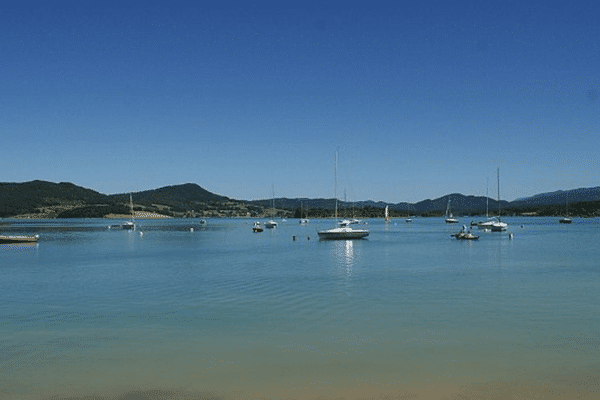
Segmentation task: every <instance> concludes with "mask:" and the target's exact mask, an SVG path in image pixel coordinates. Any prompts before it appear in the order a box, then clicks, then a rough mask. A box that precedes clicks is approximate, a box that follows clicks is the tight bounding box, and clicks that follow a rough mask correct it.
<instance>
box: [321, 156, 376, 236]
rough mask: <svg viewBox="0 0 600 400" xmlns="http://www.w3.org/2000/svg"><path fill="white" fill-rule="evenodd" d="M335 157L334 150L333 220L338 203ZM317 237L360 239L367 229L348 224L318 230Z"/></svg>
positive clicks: (336, 216)
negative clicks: (354, 227)
mask: <svg viewBox="0 0 600 400" xmlns="http://www.w3.org/2000/svg"><path fill="white" fill-rule="evenodd" d="M337 158H338V153H337V151H336V152H335V179H334V182H335V184H334V197H335V221H337V219H338V203H337ZM317 233H318V234H319V238H320V239H323V240H348V239H362V238H364V237H367V236H369V231H368V230H366V229H353V228H351V227H349V226H341V227H339V228H333V229H328V230H324V231H318V232H317Z"/></svg>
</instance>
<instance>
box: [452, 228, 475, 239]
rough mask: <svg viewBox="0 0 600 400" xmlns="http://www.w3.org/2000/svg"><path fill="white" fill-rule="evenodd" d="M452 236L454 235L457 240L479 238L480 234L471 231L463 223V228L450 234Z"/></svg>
mask: <svg viewBox="0 0 600 400" xmlns="http://www.w3.org/2000/svg"><path fill="white" fill-rule="evenodd" d="M450 237H454V238H456V239H457V240H477V239H479V236H477V235H474V234H472V233H471V231H470V230H467V227H466V226H464V225H463V227H462V229H461V230H460V232H458V233H454V234H452V235H450Z"/></svg>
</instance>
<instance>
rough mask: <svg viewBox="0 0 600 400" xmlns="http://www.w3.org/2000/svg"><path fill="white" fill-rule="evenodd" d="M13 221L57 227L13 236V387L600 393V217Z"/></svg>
mask: <svg viewBox="0 0 600 400" xmlns="http://www.w3.org/2000/svg"><path fill="white" fill-rule="evenodd" d="M4 222H6V220H4ZM12 222H13V225H12V226H2V229H3V232H4V233H17V232H18V233H37V234H40V237H41V238H40V241H39V243H38V244H37V245H33V246H32V245H23V246H15V245H12V246H10V245H2V246H1V247H0V276H1V277H2V279H1V280H0V382H1V383H0V397H2V398H3V399H9V400H12V399H50V398H106V399H109V398H110V399H112V398H128V399H146V398H148V399H150V398H165V399H167V398H211V397H212V398H232V399H233V398H249V399H254V398H273V399H275V398H317V397H322V398H324V399H327V398H377V397H381V396H383V397H385V396H388V397H389V398H413V397H414V396H415V395H418V396H419V397H418V398H435V399H437V398H440V399H442V398H482V397H486V396H487V397H489V398H506V397H509V396H513V397H515V396H517V398H519V397H518V396H521V397H520V398H534V397H535V396H536V395H539V396H542V395H543V396H545V398H564V397H565V396H572V395H576V394H577V395H579V396H580V398H597V397H598V395H599V394H600V393H599V389H600V382H598V378H597V377H598V376H599V375H600V374H599V367H600V366H599V363H598V361H597V360H598V359H600V354H599V353H600V351H599V348H598V342H599V339H600V313H599V311H600V301H599V300H600V290H599V289H600V279H599V271H600V269H599V266H598V264H599V260H600V250H599V249H598V243H599V239H600V233H599V229H598V228H599V225H600V223H599V222H600V221H598V220H597V219H575V220H574V221H573V224H571V225H560V224H558V221H557V219H555V218H513V219H507V222H509V224H510V226H509V232H507V233H491V232H489V233H485V232H482V233H480V235H481V238H480V239H479V241H477V242H461V241H457V240H454V239H451V238H450V234H451V233H454V232H455V231H457V230H458V229H459V227H457V226H456V225H447V224H444V222H443V220H442V219H438V218H415V219H414V220H413V222H412V223H410V224H408V223H405V222H404V220H403V219H399V220H393V221H392V222H390V223H387V224H386V223H384V222H383V221H382V220H367V221H366V222H367V225H366V227H367V228H368V229H370V230H371V234H370V236H369V237H368V239H367V240H355V241H324V242H323V241H319V240H318V237H317V234H316V231H317V229H321V228H327V227H329V226H330V224H331V221H326V220H323V221H319V220H311V221H310V223H309V224H308V225H306V226H302V225H299V224H298V223H297V221H296V220H288V221H287V222H280V223H279V227H278V228H276V229H274V230H265V232H262V233H253V232H252V229H251V228H252V222H253V221H251V220H245V219H232V220H226V219H210V220H208V222H207V224H206V225H200V224H199V221H198V220H192V219H190V220H168V221H165V220H156V221H141V225H142V226H141V232H142V233H143V235H140V234H139V231H136V232H130V231H122V230H115V229H107V225H109V223H107V221H104V220H46V221H41V220H40V221H12ZM461 222H462V221H461ZM465 222H466V221H465ZM191 228H193V231H192V230H191ZM509 233H512V234H513V238H512V239H510V238H509ZM294 236H295V237H296V239H295V240H293V237H294ZM93 396H95V397H93ZM124 396H125V397H124Z"/></svg>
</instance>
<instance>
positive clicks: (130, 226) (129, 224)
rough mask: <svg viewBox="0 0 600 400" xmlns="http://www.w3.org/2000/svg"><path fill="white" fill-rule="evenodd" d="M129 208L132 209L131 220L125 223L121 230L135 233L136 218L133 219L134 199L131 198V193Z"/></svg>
mask: <svg viewBox="0 0 600 400" xmlns="http://www.w3.org/2000/svg"><path fill="white" fill-rule="evenodd" d="M129 207H130V208H131V220H129V221H125V222H123V224H122V225H121V228H123V229H126V230H130V231H135V218H134V217H133V216H134V214H133V199H132V197H131V193H129Z"/></svg>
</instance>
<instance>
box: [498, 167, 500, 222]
mask: <svg viewBox="0 0 600 400" xmlns="http://www.w3.org/2000/svg"><path fill="white" fill-rule="evenodd" d="M498 221H500V167H498Z"/></svg>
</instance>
